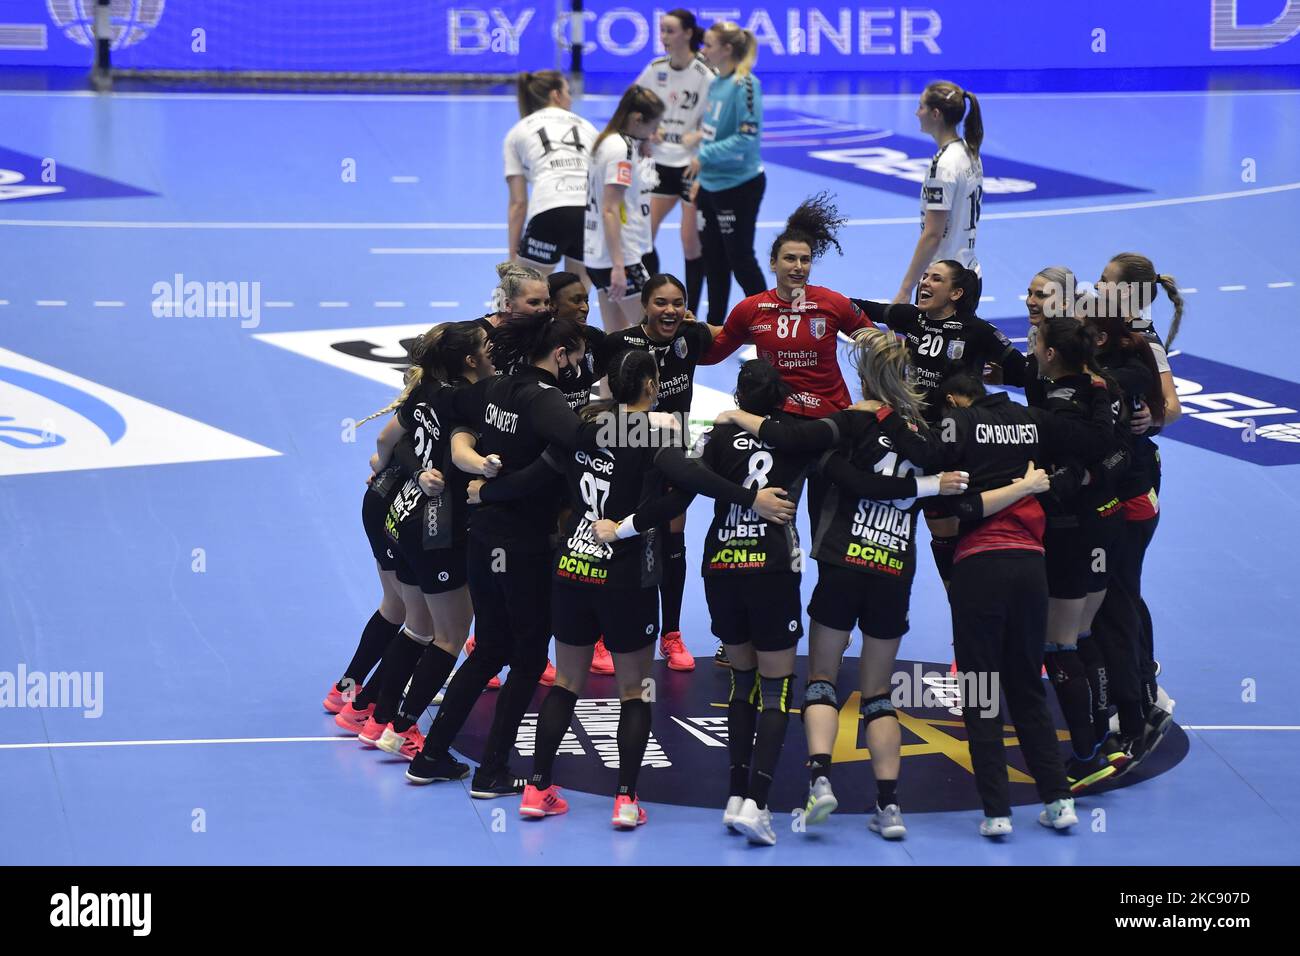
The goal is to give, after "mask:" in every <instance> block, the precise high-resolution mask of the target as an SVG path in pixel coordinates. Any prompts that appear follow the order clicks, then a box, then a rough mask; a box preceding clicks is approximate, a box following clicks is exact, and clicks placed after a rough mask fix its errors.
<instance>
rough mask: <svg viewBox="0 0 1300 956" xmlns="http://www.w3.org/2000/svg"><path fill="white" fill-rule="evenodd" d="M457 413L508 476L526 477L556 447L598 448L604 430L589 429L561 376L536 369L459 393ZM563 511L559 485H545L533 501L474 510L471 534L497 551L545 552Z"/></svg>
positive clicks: (482, 451)
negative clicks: (569, 399)
mask: <svg viewBox="0 0 1300 956" xmlns="http://www.w3.org/2000/svg"><path fill="white" fill-rule="evenodd" d="M452 412H453V416H454V419H455V422H456V424H457V425H458V426H464V427H466V428H468V429H470V430H472V431H474V432H475V433H477V435H478V442H477V445H476V446H475V447H476V450H477V452H478V453H479V454H480V455H482V456H484V457H487V456H488V455H494V454H495V455H499V456H500V458H501V474H502V475H508V474H510V473H512V472H515V471H522V470H523V469H524V468H526V467H528V466H529V465H530V464H532V463H533V462H534V461H536V460H537V458H538V456H540V455H541V454H542V452H543V451H545V450H546V447H547V445H549V444H551V443H555V444H558V445H561V446H563V447H565V448H579V447H581V448H584V449H587V450H589V451H594V450H595V449H596V447H597V446H596V438H597V435H598V434H599V425H597V424H595V423H588V424H585V425H584V424H583V423H582V422H581V421H580V420H579V419H578V416H577V415H575V414H574V413H573V412H572V411H571V410H570V409H569V406H568V405H567V404H566V402H565V400H564V393H563V392H561V391H560V388H559V382H557V381H556V379H555V376H554V375H552V374H551V373H550V372H547V371H545V370H544V369H539V368H537V367H536V366H533V365H521V366H518V367H517V368H516V369H515V371H514V373H513V374H511V375H498V376H494V377H492V378H486V379H482V380H481V381H478V382H476V383H474V384H473V385H470V386H469V387H467V388H462V389H457V390H456V391H455V394H454V395H453V398H452ZM559 508H560V493H559V487H558V485H555V484H545V485H543V486H542V487H539V488H538V489H537V491H536V493H535V494H533V495H530V496H528V497H524V498H519V499H515V500H511V501H504V502H499V503H491V504H489V503H486V502H485V503H484V504H482V505H479V506H477V507H475V508H473V509H472V510H471V514H470V518H469V533H470V534H471V535H474V536H475V537H478V538H480V539H482V540H484V541H486V542H487V543H489V544H493V545H503V546H510V547H515V548H518V549H520V550H528V551H545V550H547V549H548V548H549V547H550V543H549V537H550V535H551V533H552V532H553V531H554V530H555V522H556V518H557V516H558V513H559Z"/></svg>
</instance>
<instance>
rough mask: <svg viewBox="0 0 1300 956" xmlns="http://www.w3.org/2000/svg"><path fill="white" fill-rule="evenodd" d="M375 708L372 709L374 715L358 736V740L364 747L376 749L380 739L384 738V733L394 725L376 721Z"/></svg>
mask: <svg viewBox="0 0 1300 956" xmlns="http://www.w3.org/2000/svg"><path fill="white" fill-rule="evenodd" d="M373 710H374V708H371V711H372V714H371V716H370V717H369V718H368V719H367V720H366V723H365V726H364V727H362V728H361V732H360V733H359V734H357V740H359V741H361V745H362V746H363V747H374V746H375V745H377V744H378V743H379V738H380V737H382V736H384V731H385V730H386V729H387V728H389V727H391V726H392V724H381V723H380V722H379V721H377V720H375V718H374V715H373Z"/></svg>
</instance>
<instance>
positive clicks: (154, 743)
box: [0, 736, 357, 750]
mask: <svg viewBox="0 0 1300 956" xmlns="http://www.w3.org/2000/svg"><path fill="white" fill-rule="evenodd" d="M347 741H351V742H352V743H356V742H357V738H356V737H355V736H343V737H196V738H193V739H191V740H78V741H72V742H69V743H48V742H46V743H35V744H0V750H66V749H71V748H74V747H167V746H178V745H184V744H306V743H341V742H347Z"/></svg>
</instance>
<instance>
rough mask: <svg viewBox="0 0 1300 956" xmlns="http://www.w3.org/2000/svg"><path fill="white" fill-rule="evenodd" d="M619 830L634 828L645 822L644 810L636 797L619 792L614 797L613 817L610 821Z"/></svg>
mask: <svg viewBox="0 0 1300 956" xmlns="http://www.w3.org/2000/svg"><path fill="white" fill-rule="evenodd" d="M611 822H612V823H613V824H614V826H616V827H618V829H620V830H635V829H636V828H637V827H639V826H642V825H644V824H645V811H644V810H642V809H641V804H639V803H637V802H636V797H629V796H627V795H626V794H619V795H618V796H617V797H615V798H614V817H613V820H612V821H611Z"/></svg>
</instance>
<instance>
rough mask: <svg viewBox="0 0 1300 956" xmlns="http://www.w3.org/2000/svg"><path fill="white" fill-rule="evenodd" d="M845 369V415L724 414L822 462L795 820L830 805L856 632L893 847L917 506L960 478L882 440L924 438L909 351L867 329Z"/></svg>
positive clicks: (880, 808)
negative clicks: (838, 683) (897, 679)
mask: <svg viewBox="0 0 1300 956" xmlns="http://www.w3.org/2000/svg"><path fill="white" fill-rule="evenodd" d="M854 364H855V366H856V368H857V371H858V377H859V380H860V384H861V387H862V393H863V395H864V396H865V399H864V402H861V403H859V404H858V405H857V406H854V407H853V408H852V409H846V410H844V411H840V412H836V413H835V414H833V415H831V416H829V417H828V418H821V419H813V420H807V419H798V418H793V417H791V418H789V419H785V420H783V419H782V418H781V417H779V416H772V417H769V418H767V419H760V418H759V417H758V416H757V415H754V414H744V413H743V412H742V413H737V412H726V413H724V415H723V418H724V419H726V420H730V421H735V422H736V423H737V424H738V425H740V426H741V427H743V428H744V429H745V430H746V431H748V432H750V433H752V434H756V435H757V436H758V438H759V439H761V441H762V442H763V447H768V448H775V449H777V454H783V455H784V456H787V457H788V456H789V455H791V454H792V453H795V452H803V453H805V454H807V453H814V454H820V453H822V452H825V453H826V454H825V455H824V456H823V457H822V460H821V462H820V463H819V465H818V467H819V468H820V470H821V472H822V474H823V475H824V476H825V477H826V478H827V479H828V481H827V483H826V493H825V497H824V499H823V501H822V506H821V509H820V511H819V513H818V515H817V516H816V521H815V525H814V530H813V547H812V556H813V558H814V559H816V561H817V566H818V577H817V588H816V590H815V591H814V592H813V597H812V603H811V604H810V605H809V607H808V615H809V618H810V619H811V622H812V627H811V632H810V634H809V641H808V647H809V670H808V686H807V689H806V690H805V693H804V704H803V717H804V728H805V731H806V733H807V736H808V752H809V754H810V755H811V756H810V758H809V795H808V802H807V806H806V808H805V813H804V820H805V822H806V823H812V824H816V823H820V822H822V821H823V820H825V819H826V818H827V816H829V815H830V813H831V812H832V811H833V810H835V808H836V807H837V806H838V802H837V801H836V798H835V795H834V792H833V791H832V789H831V785H830V764H831V754H832V753H833V752H834V748H835V737H836V730H837V728H838V726H839V701H838V698H837V695H836V688H835V679H836V676H837V675H838V673H839V669H840V661H841V659H842V658H843V656H844V651H845V650H846V649H847V647H848V645H849V641H850V638H851V634H852V630H853V628H854V626H855V625H856V626H858V627H860V628H861V629H862V633H863V649H862V655H861V660H860V682H859V690H860V693H861V702H860V704H859V709H860V711H861V715H862V719H863V721H864V722H865V726H866V734H867V746H868V747H869V748H870V749H871V755H872V756H871V767H872V771H873V772H874V773H875V776H876V785H877V797H876V804H875V807H874V812H873V816H872V818H871V821H870V824H869V825H870V827H871V829H872V830H874V831H876V832H878V833H880V834H881V835H882V836H884V837H885V838H886V839H900V838H901V837H903V836H904V835H905V834H906V832H907V831H906V828H905V827H904V825H903V818H902V812H901V811H900V809H899V806H898V798H897V795H896V788H897V784H898V771H899V765H900V747H901V731H900V727H899V724H898V719H897V715H896V713H895V711H894V708H893V705H892V703H891V698H890V677H891V675H892V673H893V668H894V659H895V656H896V655H897V652H898V646H899V642H900V641H901V639H902V636H903V635H904V634H905V633H906V632H907V629H908V604H909V601H910V595H911V589H912V578H913V576H914V574H915V569H916V559H915V554H914V547H913V542H914V528H913V523H914V521H915V516H916V510H917V502H918V500H919V498H920V497H923V496H928V495H935V494H961V493H962V492H964V491H965V490H966V483H965V482H966V476H965V475H964V474H963V473H961V472H956V471H954V472H947V473H945V474H943V475H933V476H929V477H922V474H923V472H922V470H921V469H926V470H929V465H930V459H931V458H934V457H935V454H934V452H933V451H932V450H931V449H929V448H927V447H926V446H925V445H923V444H918V446H917V447H918V448H920V449H921V450H922V451H924V452H925V455H926V457H923V458H919V459H908V458H905V457H902V456H900V454H899V452H898V451H896V450H895V442H894V441H893V440H892V439H891V438H890V437H889V435H890V433H892V432H895V431H896V430H897V429H902V430H903V431H907V430H909V429H911V428H913V427H915V428H925V427H926V425H925V421H924V418H923V415H922V405H921V395H920V392H919V390H918V389H917V388H916V386H915V385H913V384H911V383H910V382H909V381H908V372H907V370H908V350H907V347H906V346H905V345H904V344H903V343H902V342H900V341H899V340H898V339H897V338H896V337H895V336H894V335H892V334H891V333H889V332H886V331H884V330H882V329H872V330H869V331H867V332H865V333H863V334H862V335H860V336H859V338H858V340H857V342H855V345H854ZM882 403H883V404H882ZM858 409H870V411H871V412H872V414H868V413H866V412H865V411H862V410H858ZM707 580H708V579H706V586H707ZM766 589H767V583H766V582H764V590H766ZM715 626H716V616H715ZM791 663H793V660H791ZM733 666H734V659H733Z"/></svg>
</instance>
